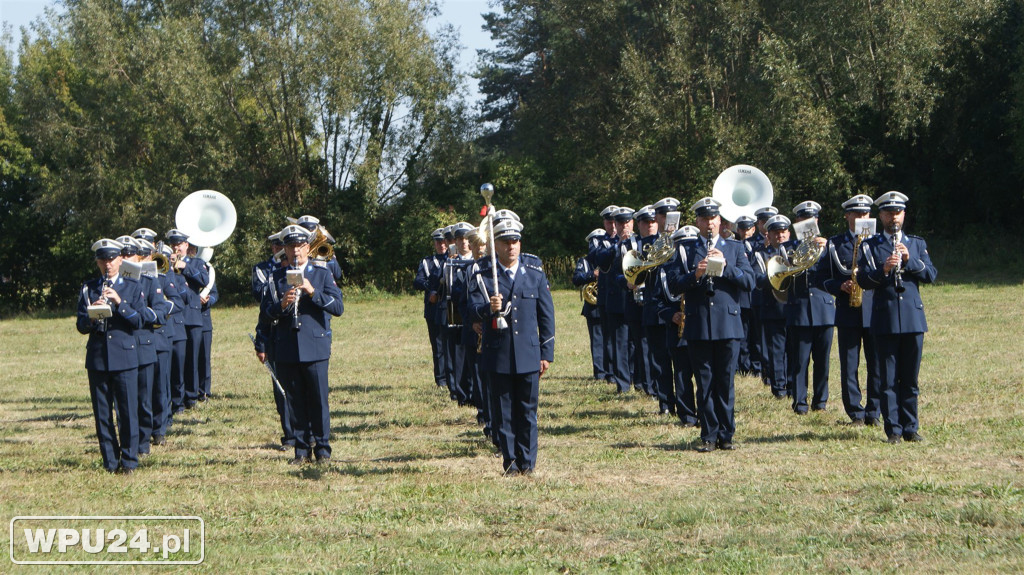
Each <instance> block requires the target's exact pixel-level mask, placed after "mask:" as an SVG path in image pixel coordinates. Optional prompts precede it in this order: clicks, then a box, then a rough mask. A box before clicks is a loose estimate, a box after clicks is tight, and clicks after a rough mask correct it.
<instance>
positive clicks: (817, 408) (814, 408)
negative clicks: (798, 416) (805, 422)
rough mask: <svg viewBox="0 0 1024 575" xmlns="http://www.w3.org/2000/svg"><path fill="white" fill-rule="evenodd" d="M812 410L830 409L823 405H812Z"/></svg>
mask: <svg viewBox="0 0 1024 575" xmlns="http://www.w3.org/2000/svg"><path fill="white" fill-rule="evenodd" d="M811 411H828V407H826V406H824V405H822V406H821V407H812V408H811Z"/></svg>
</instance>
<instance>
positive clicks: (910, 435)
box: [903, 431, 924, 443]
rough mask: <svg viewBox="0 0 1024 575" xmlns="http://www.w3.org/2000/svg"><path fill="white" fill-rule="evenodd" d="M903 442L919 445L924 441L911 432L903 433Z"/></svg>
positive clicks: (917, 434) (918, 435)
mask: <svg viewBox="0 0 1024 575" xmlns="http://www.w3.org/2000/svg"><path fill="white" fill-rule="evenodd" d="M903 441H910V442H911V443H921V442H922V441H924V438H923V437H921V434H919V433H918V432H916V431H913V432H911V433H904V434H903Z"/></svg>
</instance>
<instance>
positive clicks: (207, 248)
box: [174, 190, 238, 262]
mask: <svg viewBox="0 0 1024 575" xmlns="http://www.w3.org/2000/svg"><path fill="white" fill-rule="evenodd" d="M237 221H238V216H237V214H236V213H235V206H234V204H232V203H231V200H229V199H228V197H227V196H225V195H224V194H222V193H220V192H216V191H214V190H199V191H198V192H192V193H191V194H189V195H188V196H186V197H185V199H184V200H181V203H180V204H178V210H177V211H176V212H175V214H174V224H175V226H176V227H177V228H178V229H179V230H181V231H182V232H184V233H185V235H187V236H188V243H190V244H192V245H194V246H196V247H197V248H199V249H198V251H197V253H196V256H197V257H198V258H200V259H202V260H203V261H205V262H209V261H210V259H211V258H212V257H213V246H216V245H220V244H221V243H223V242H224V240H226V239H228V237H230V236H231V232H233V231H235V223H236V222H237Z"/></svg>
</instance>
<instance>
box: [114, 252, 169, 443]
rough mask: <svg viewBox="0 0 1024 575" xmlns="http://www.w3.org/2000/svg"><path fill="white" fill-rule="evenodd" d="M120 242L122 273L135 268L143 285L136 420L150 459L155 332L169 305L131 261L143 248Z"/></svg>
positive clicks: (137, 337) (137, 344)
mask: <svg viewBox="0 0 1024 575" xmlns="http://www.w3.org/2000/svg"><path fill="white" fill-rule="evenodd" d="M117 241H118V242H120V243H121V245H122V246H123V247H122V248H121V257H122V258H124V259H123V261H122V264H121V269H120V271H121V273H122V275H124V276H126V277H127V274H126V273H125V272H126V267H127V266H128V265H129V264H131V265H133V266H135V271H134V272H133V275H132V276H131V277H132V279H134V280H135V281H137V282H138V283H139V289H140V290H141V291H142V301H143V305H144V306H145V307H143V309H142V318H143V322H142V326H141V327H139V328H138V329H136V330H135V350H136V352H137V353H138V355H139V368H138V380H137V381H138V384H137V385H138V392H137V395H138V405H137V407H136V417H137V419H138V426H139V447H138V453H139V455H146V454H148V453H149V450H150V440H151V437H152V434H153V427H154V415H153V387H154V381H155V377H156V362H157V355H156V334H155V332H154V328H155V326H157V325H162V324H163V323H164V322H165V321H167V305H166V300H164V297H163V294H162V290H161V289H160V287H159V286H158V285H156V284H155V280H154V278H152V277H150V276H148V275H145V274H143V273H141V266H139V264H137V263H136V262H134V261H130V260H129V259H128V258H132V257H135V256H136V255H138V254H139V250H140V248H141V245H140V244H138V243H137V242H136V240H135V239H134V238H132V237H131V236H121V237H119V238H117Z"/></svg>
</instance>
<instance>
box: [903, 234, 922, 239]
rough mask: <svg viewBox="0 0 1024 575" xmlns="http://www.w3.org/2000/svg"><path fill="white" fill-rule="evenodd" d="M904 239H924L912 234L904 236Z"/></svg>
mask: <svg viewBox="0 0 1024 575" xmlns="http://www.w3.org/2000/svg"><path fill="white" fill-rule="evenodd" d="M906 237H908V238H914V239H915V240H923V239H924V238H922V237H921V236H915V235H913V234H906Z"/></svg>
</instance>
